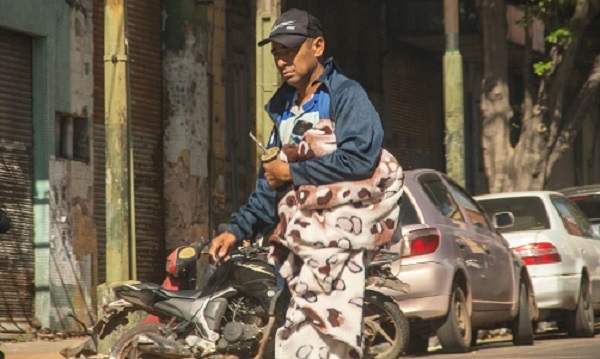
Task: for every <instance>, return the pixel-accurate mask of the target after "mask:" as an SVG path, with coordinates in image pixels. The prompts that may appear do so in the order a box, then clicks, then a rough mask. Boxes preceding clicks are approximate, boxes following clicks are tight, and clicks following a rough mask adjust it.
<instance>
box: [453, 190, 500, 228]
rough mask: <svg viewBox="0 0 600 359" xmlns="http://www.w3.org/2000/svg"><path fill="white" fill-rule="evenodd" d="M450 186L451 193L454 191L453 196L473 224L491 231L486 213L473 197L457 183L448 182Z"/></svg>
mask: <svg viewBox="0 0 600 359" xmlns="http://www.w3.org/2000/svg"><path fill="white" fill-rule="evenodd" d="M448 186H450V191H452V194H453V195H454V196H455V197H456V200H457V201H458V202H459V203H460V204H461V205H462V206H463V208H464V209H465V211H466V215H467V217H469V220H470V221H471V223H473V224H474V225H476V226H478V227H481V228H487V229H490V225H489V223H488V221H487V219H486V217H485V214H484V212H483V211H481V210H480V209H479V206H478V205H477V203H476V202H475V200H473V199H472V198H471V196H470V195H469V194H468V193H467V192H465V190H463V189H462V188H460V187H459V186H458V185H456V184H455V183H453V182H451V181H448Z"/></svg>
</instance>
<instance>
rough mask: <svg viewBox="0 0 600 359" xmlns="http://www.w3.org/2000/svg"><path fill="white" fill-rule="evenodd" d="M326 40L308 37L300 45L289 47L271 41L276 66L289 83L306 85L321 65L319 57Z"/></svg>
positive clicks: (294, 85)
mask: <svg viewBox="0 0 600 359" xmlns="http://www.w3.org/2000/svg"><path fill="white" fill-rule="evenodd" d="M323 49H324V40H323V38H321V37H319V38H316V39H307V40H306V41H305V42H304V43H302V44H301V45H300V46H298V47H295V48H287V47H285V46H283V45H282V44H280V43H277V42H272V43H271V53H272V54H273V57H274V59H275V66H277V70H279V73H280V74H281V76H282V77H283V80H284V81H285V82H287V83H288V85H290V86H293V87H296V88H298V87H300V86H306V85H307V84H308V83H309V82H310V81H311V79H312V75H313V73H314V71H315V70H316V69H317V67H318V66H319V57H320V56H322V55H323Z"/></svg>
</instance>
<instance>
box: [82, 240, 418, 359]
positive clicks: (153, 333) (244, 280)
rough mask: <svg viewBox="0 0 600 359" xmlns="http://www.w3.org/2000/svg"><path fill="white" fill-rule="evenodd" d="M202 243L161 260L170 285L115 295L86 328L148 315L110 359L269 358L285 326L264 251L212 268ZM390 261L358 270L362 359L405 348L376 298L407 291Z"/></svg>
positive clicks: (242, 252)
mask: <svg viewBox="0 0 600 359" xmlns="http://www.w3.org/2000/svg"><path fill="white" fill-rule="evenodd" d="M209 244H210V241H206V242H203V243H201V244H193V245H191V246H188V247H180V248H178V249H176V250H175V251H174V253H175V254H173V253H172V254H171V255H170V256H169V260H168V261H167V272H168V273H169V277H170V278H169V277H168V278H167V280H165V282H164V283H163V287H161V286H159V285H158V284H153V283H138V284H126V285H123V286H120V287H117V288H116V289H115V295H116V297H117V298H118V300H116V301H114V302H111V303H109V304H108V305H106V306H104V307H103V312H104V313H103V316H102V318H100V319H99V321H98V323H97V324H96V326H95V328H94V330H95V332H96V333H98V335H99V337H100V338H103V337H105V336H106V335H108V334H109V333H110V332H112V331H113V330H114V329H115V328H116V327H118V326H119V325H123V324H127V315H128V314H129V313H131V312H134V311H139V310H141V311H144V312H146V313H148V316H147V317H146V319H145V320H144V321H143V322H142V323H140V324H138V325H137V326H135V327H133V328H132V329H130V330H128V331H126V332H125V333H124V334H123V336H122V337H121V338H120V339H119V340H118V341H117V343H116V344H115V345H114V346H113V348H112V349H111V352H110V359H125V358H130V359H132V358H214V359H216V358H231V357H232V356H233V357H237V358H273V357H274V341H275V340H274V334H275V331H276V328H277V327H279V326H280V325H282V324H283V321H284V320H285V311H286V309H287V306H288V303H289V292H288V291H287V288H286V289H284V290H278V287H277V280H276V275H275V269H274V267H273V266H271V265H270V264H269V263H268V262H267V261H266V255H267V252H268V248H264V247H254V246H248V247H242V248H238V249H237V250H235V251H234V252H233V253H232V258H231V260H229V261H227V262H224V263H220V264H219V265H215V264H214V263H212V262H211V261H210V260H209V258H210V257H209V256H208V255H207V254H206V248H208V246H209ZM198 258H201V260H200V259H198ZM398 258H399V255H398V254H397V253H392V252H388V251H381V252H379V253H378V254H377V256H376V257H375V258H374V260H373V261H372V262H371V263H370V265H369V267H368V268H367V271H366V285H367V290H366V292H365V297H364V304H363V318H364V325H363V337H364V347H365V351H364V353H365V358H377V359H392V358H398V357H399V356H400V355H401V354H402V353H403V352H404V351H405V349H406V347H407V345H408V337H409V326H408V321H407V319H406V317H405V316H404V314H403V313H402V311H401V310H400V308H399V307H398V306H397V305H396V304H395V302H394V301H393V300H392V299H391V298H390V297H388V296H386V295H384V294H382V293H381V292H379V291H377V289H378V288H381V287H387V288H391V289H394V290H396V291H403V292H406V291H408V288H407V286H406V285H405V284H404V283H403V282H401V281H400V280H398V279H397V278H396V277H395V276H394V275H393V274H392V273H391V272H390V268H389V267H388V266H386V264H389V263H391V262H393V261H395V260H397V259H398ZM179 259H181V260H179ZM192 259H193V260H194V262H196V260H198V261H199V263H202V264H201V265H199V266H198V268H199V269H198V272H197V273H195V272H194V270H193V269H192V266H190V263H191V262H192ZM194 282H195V284H196V286H197V288H199V289H189V290H169V289H165V287H170V288H175V289H179V288H180V287H193V284H194Z"/></svg>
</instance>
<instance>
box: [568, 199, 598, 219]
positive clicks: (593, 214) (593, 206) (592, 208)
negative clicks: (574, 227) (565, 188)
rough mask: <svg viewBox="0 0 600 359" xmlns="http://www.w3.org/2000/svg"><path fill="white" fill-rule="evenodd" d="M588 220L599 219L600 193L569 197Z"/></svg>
mask: <svg viewBox="0 0 600 359" xmlns="http://www.w3.org/2000/svg"><path fill="white" fill-rule="evenodd" d="M569 200H571V202H575V204H576V205H577V206H579V208H580V209H581V210H582V211H583V213H585V215H586V216H588V218H589V219H590V220H592V221H593V220H596V221H600V195H596V196H579V197H573V198H569Z"/></svg>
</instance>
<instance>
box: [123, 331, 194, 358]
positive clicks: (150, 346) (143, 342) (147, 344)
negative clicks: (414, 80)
mask: <svg viewBox="0 0 600 359" xmlns="http://www.w3.org/2000/svg"><path fill="white" fill-rule="evenodd" d="M132 345H133V347H134V348H137V349H138V350H139V351H140V352H142V353H148V354H153V355H157V356H160V357H161V358H173V359H176V358H189V357H193V356H194V353H192V352H191V351H190V349H189V348H186V347H184V346H182V345H181V344H179V343H177V342H175V341H172V340H168V339H165V338H162V337H160V336H158V335H155V334H152V333H146V334H140V335H137V336H136V337H135V338H134V339H133V341H132Z"/></svg>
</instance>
